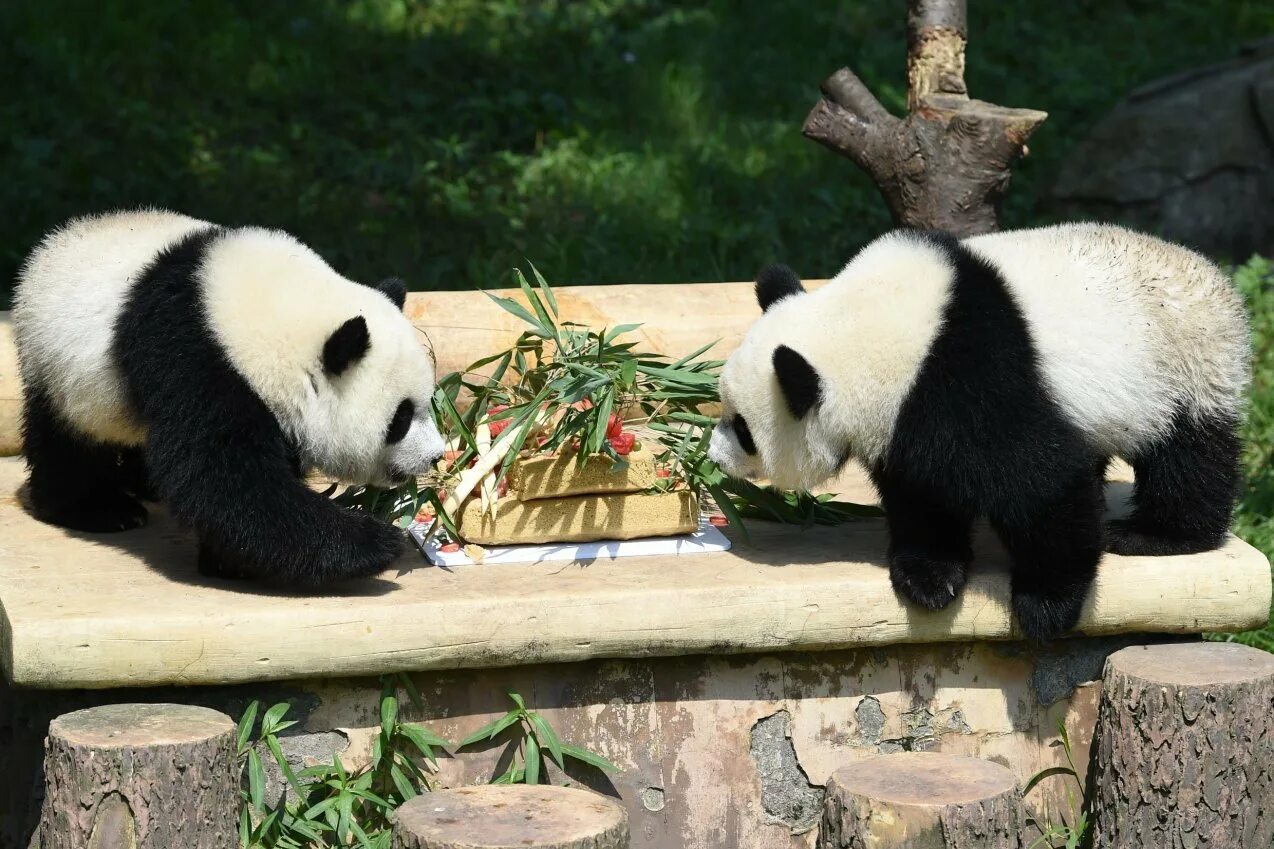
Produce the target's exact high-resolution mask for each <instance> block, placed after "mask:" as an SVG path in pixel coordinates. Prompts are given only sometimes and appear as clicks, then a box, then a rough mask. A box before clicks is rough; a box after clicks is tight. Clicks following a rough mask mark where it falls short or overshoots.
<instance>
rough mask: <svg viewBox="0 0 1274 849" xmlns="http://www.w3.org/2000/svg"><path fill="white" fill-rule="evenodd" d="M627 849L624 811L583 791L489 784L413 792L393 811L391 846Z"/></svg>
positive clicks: (398, 848)
mask: <svg viewBox="0 0 1274 849" xmlns="http://www.w3.org/2000/svg"><path fill="white" fill-rule="evenodd" d="M475 846H481V847H483V848H484V849H505V847H507V848H508V849H628V814H627V813H626V812H625V811H624V809H623V808H621V807H620V806H619V805H617V804H616V803H615V802H612V801H611V800H610V799H607V798H606V797H604V796H599V795H598V794H596V793H592V792H589V791H587V790H576V789H573V788H570V787H552V786H545V785H526V784H511V785H498V784H488V785H484V786H480V787H459V788H456V789H455V790H439V791H438V792H436V793H425V794H423V795H421V796H417V797H416V798H415V799H412V800H411V801H410V802H408V803H407V804H405V805H403V806H402V807H401V808H399V809H398V812H397V813H396V814H395V815H394V842H393V847H394V849H472V847H475Z"/></svg>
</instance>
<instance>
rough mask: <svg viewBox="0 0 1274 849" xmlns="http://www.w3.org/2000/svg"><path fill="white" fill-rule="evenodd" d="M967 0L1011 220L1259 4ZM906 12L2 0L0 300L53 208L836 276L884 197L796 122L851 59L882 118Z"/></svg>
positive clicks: (434, 265) (349, 259) (1235, 35)
mask: <svg viewBox="0 0 1274 849" xmlns="http://www.w3.org/2000/svg"><path fill="white" fill-rule="evenodd" d="M969 11H970V44H969V56H968V82H969V86H970V90H971V92H972V93H973V94H974V95H975V96H977V97H981V98H983V99H986V100H990V101H993V102H998V103H1003V104H1006V105H1010V106H1029V107H1034V108H1039V109H1045V110H1048V112H1049V113H1050V118H1049V120H1048V122H1047V123H1046V124H1044V126H1043V127H1042V128H1041V130H1040V131H1039V132H1038V133H1037V134H1036V135H1035V137H1034V138H1032V140H1031V155H1030V156H1029V157H1028V158H1027V159H1026V160H1024V161H1023V162H1022V163H1021V164H1020V165H1019V166H1018V167H1017V168H1016V169H1015V177H1014V185H1013V187H1012V189H1011V191H1010V192H1009V196H1008V205H1007V209H1006V221H1007V223H1008V224H1011V225H1017V224H1024V223H1034V219H1035V214H1036V209H1037V206H1038V200H1039V198H1040V197H1041V195H1042V193H1043V190H1044V188H1045V187H1047V186H1048V185H1049V183H1050V182H1051V181H1052V179H1053V177H1054V175H1055V174H1056V172H1057V170H1058V167H1059V165H1060V163H1061V162H1062V161H1063V160H1064V158H1065V157H1066V156H1067V155H1068V154H1069V153H1070V151H1071V150H1072V148H1073V146H1074V144H1075V143H1076V142H1077V141H1078V140H1079V139H1080V137H1081V135H1082V133H1083V132H1084V130H1085V129H1086V128H1087V127H1088V126H1090V125H1091V124H1092V122H1093V121H1094V120H1095V119H1097V118H1098V117H1099V116H1100V115H1101V114H1103V113H1104V112H1105V111H1106V110H1107V109H1108V108H1109V107H1110V106H1111V105H1112V104H1113V103H1114V102H1115V101H1116V100H1118V99H1119V98H1120V97H1122V96H1123V95H1125V94H1126V93H1127V92H1128V91H1130V90H1131V89H1132V88H1133V87H1135V86H1137V85H1139V84H1142V83H1145V82H1147V81H1149V80H1151V79H1153V78H1155V77H1157V76H1160V75H1163V74H1166V73H1171V72H1174V71H1179V70H1182V69H1185V68H1188V67H1190V66H1192V65H1195V64H1198V63H1201V62H1208V61H1215V60H1220V59H1224V58H1228V57H1230V56H1232V55H1233V54H1234V51H1235V48H1236V46H1237V45H1238V44H1240V43H1242V42H1244V41H1247V40H1250V39H1254V38H1258V37H1261V36H1264V35H1268V34H1270V33H1271V32H1274V6H1271V4H1269V3H1267V2H1263V1H1262V0H1198V2H1196V0H1163V2H1149V0H1077V2H1073V3H1025V4H1023V3H993V2H974V3H972V4H970V10H969ZM905 17H906V16H905V12H904V9H903V6H902V4H901V0H860V2H854V3H808V2H800V0H772V2H767V3H739V2H734V1H733V0H706V1H705V2H699V3H693V4H687V3H680V2H675V0H588V2H576V0H536V2H526V0H436V1H435V2H424V0H352V2H347V0H295V2H283V0H264V2H256V3H252V4H250V5H249V4H247V3H244V2H241V0H190V2H185V3H171V2H155V0H151V2H135V0H134V1H133V2H127V1H126V0H103V2H99V3H93V4H86V3H80V2H75V0H40V2H8V3H0V33H3V34H4V43H5V45H6V49H7V54H6V58H7V61H6V62H4V63H0V90H3V91H4V92H5V96H4V98H2V99H0V126H4V127H9V128H10V130H9V132H8V133H7V134H6V139H5V141H4V143H3V144H0V171H2V172H3V173H4V174H5V175H6V177H7V179H6V180H5V181H3V183H0V209H3V210H4V211H5V215H4V216H0V306H3V302H4V301H5V300H6V296H7V287H8V285H9V281H11V280H12V278H13V272H14V271H15V269H16V268H17V264H18V262H19V261H20V258H21V257H22V255H23V254H24V253H25V252H26V251H27V250H29V249H30V247H31V246H32V245H33V243H34V242H35V240H36V239H38V238H39V237H40V235H41V234H42V233H44V232H45V231H47V230H48V229H49V228H51V227H53V226H55V225H56V224H58V223H60V222H61V221H62V220H64V219H65V218H67V217H69V216H72V215H78V214H83V213H85V212H90V211H96V210H102V209H107V208H111V207H117V206H121V205H143V204H159V205H164V206H170V207H176V208H179V209H183V210H186V211H189V212H190V213H192V214H195V215H198V216H201V217H205V218H208V219H211V220H215V221H220V222H224V223H227V224H237V223H249V222H251V223H259V224H264V225H269V226H276V227H283V228H286V229H289V230H291V231H293V232H295V233H296V234H297V235H298V236H300V237H301V238H303V239H304V240H305V241H307V242H308V243H310V244H312V245H313V246H315V247H316V248H317V249H318V250H319V252H320V253H321V254H323V255H324V256H325V257H328V258H330V259H331V260H332V261H333V262H334V264H335V265H336V267H337V268H338V269H341V270H342V271H345V272H347V273H348V274H350V275H351V276H353V277H355V278H358V279H367V280H371V279H379V278H380V277H382V276H385V275H386V274H389V273H397V274H400V275H402V276H403V277H405V278H406V279H407V280H408V282H409V284H410V285H411V286H412V287H413V288H415V289H467V288H475V287H480V286H490V285H491V284H492V281H494V280H497V279H500V278H501V277H502V276H503V274H504V269H507V268H509V267H511V266H513V265H515V264H516V263H518V262H519V261H521V259H522V257H525V256H536V257H538V258H540V259H541V261H542V262H543V263H544V264H545V265H546V266H547V267H551V268H553V269H555V270H556V271H557V273H558V275H559V276H560V278H561V279H562V280H565V281H569V282H571V283H600V282H688V281H695V280H725V279H736V280H741V279H749V278H750V277H751V275H753V274H754V273H755V272H756V270H757V269H758V268H759V267H761V266H762V265H764V264H765V263H767V262H771V261H774V260H778V259H783V260H786V261H789V262H791V263H792V264H793V265H794V266H795V267H796V268H798V269H800V270H801V271H802V272H803V273H804V274H806V275H807V276H810V277H814V276H820V275H827V274H830V273H831V272H833V271H834V270H835V269H836V268H837V267H838V266H839V265H840V264H841V263H843V262H844V261H845V260H846V258H847V257H848V256H849V254H850V252H851V251H852V250H853V249H854V248H855V247H856V246H857V245H860V244H861V243H862V242H863V241H864V240H865V239H866V238H868V237H869V236H870V235H872V234H874V233H876V232H878V231H879V230H880V229H881V228H882V227H884V226H885V225H886V224H887V214H886V211H885V209H884V206H883V204H882V203H881V202H880V200H879V198H878V196H877V193H876V190H875V188H874V187H873V186H872V185H871V183H870V182H869V181H868V180H867V179H866V178H865V177H864V176H863V175H861V174H860V173H859V172H858V171H857V169H855V168H854V167H853V165H852V164H850V163H848V162H847V161H845V160H843V159H840V158H838V157H836V156H834V155H832V154H830V153H828V152H827V151H825V150H823V149H821V148H820V147H818V146H817V145H815V144H813V143H811V142H809V141H806V140H805V139H803V138H802V137H801V134H800V126H801V122H802V121H803V120H804V118H805V115H806V113H807V112H808V111H809V109H810V107H811V106H812V104H813V103H814V101H815V100H816V98H817V92H818V84H819V82H820V81H821V80H822V79H823V78H825V77H826V76H827V75H828V74H829V73H831V72H832V71H834V70H835V69H836V68H838V67H840V66H841V65H844V64H851V65H852V66H853V67H854V69H855V70H856V71H857V72H858V73H859V74H860V75H861V76H862V77H863V79H864V80H866V82H867V83H868V84H869V85H870V86H871V87H872V88H873V90H874V91H876V92H877V93H878V94H879V96H880V97H881V99H882V101H883V102H884V103H885V104H886V106H888V107H889V108H891V109H894V110H895V111H901V109H902V106H903V100H904V93H905V68H904V56H905V40H904V39H905V36H904V26H905ZM1183 33H1188V34H1189V37H1183V35H1182V34H1183ZM1130 34H1135V37H1130Z"/></svg>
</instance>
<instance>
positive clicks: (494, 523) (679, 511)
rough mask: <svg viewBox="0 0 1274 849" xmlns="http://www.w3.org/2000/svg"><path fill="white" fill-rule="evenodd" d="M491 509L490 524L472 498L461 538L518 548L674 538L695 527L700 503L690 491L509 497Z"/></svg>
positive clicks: (462, 518)
mask: <svg viewBox="0 0 1274 849" xmlns="http://www.w3.org/2000/svg"><path fill="white" fill-rule="evenodd" d="M495 507H496V517H495V518H494V519H492V518H491V516H490V515H487V514H484V513H482V504H481V500H480V499H477V498H471V499H470V500H469V501H468V502H467V503H466V504H465V506H464V509H463V511H461V514H460V522H459V531H460V534H461V535H462V536H463V537H464V538H465V539H467V540H468V541H469V542H473V543H477V544H478V545H519V544H523V543H537V542H587V541H590V540H598V539H641V538H642V537H658V536H672V535H675V534H687V533H690V532H692V531H693V530H694V529H695V528H697V527H699V500H698V499H697V498H695V496H694V495H693V494H692V493H690V492H665V493H633V494H628V495H587V496H577V497H572V498H542V499H537V500H535V501H522V500H520V499H518V497H517V496H514V495H509V496H505V497H504V498H501V499H499V500H498V501H497V502H496V504H495Z"/></svg>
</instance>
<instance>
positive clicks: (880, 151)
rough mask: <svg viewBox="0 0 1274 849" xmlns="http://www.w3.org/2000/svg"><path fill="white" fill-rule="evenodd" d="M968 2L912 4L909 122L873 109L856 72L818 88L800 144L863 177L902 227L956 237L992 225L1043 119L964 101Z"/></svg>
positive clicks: (914, 0) (922, 0) (918, 0)
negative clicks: (814, 145)
mask: <svg viewBox="0 0 1274 849" xmlns="http://www.w3.org/2000/svg"><path fill="white" fill-rule="evenodd" d="M967 31H968V27H967V23H966V15H965V0H909V3H908V14H907V108H908V115H907V117H906V118H896V117H894V116H893V115H891V114H890V113H889V111H888V110H886V109H885V107H884V106H882V105H881V104H880V101H878V100H877V99H876V98H875V97H874V96H873V95H872V93H871V92H870V91H869V90H868V89H867V86H866V85H864V84H863V82H862V80H860V79H859V78H858V77H857V76H855V75H854V72H853V71H851V70H850V69H849V68H841V69H840V70H839V71H837V72H836V73H834V74H832V75H831V76H830V77H828V78H827V79H826V80H825V81H824V82H823V85H822V91H823V99H822V100H820V101H819V102H818V103H817V104H815V106H814V109H813V111H811V112H810V114H809V117H808V118H806V119H805V127H804V129H803V132H804V134H805V136H806V137H807V138H810V139H813V140H814V141H816V142H818V143H819V144H822V145H824V146H825V147H827V148H829V149H831V150H833V151H835V152H836V153H839V154H841V155H842V156H846V157H848V158H850V159H851V160H853V161H854V163H855V164H857V165H858V167H859V168H862V169H863V170H864V171H866V172H867V173H868V175H869V176H870V177H871V178H872V180H873V181H874V182H875V183H876V186H877V188H879V189H880V193H881V195H883V196H884V198H885V202H886V203H887V204H888V205H889V210H890V212H892V213H893V216H894V220H895V221H896V222H898V223H899V224H906V225H909V226H913V227H925V228H933V229H940V230H948V231H950V232H952V233H955V234H956V235H958V236H968V235H973V234H975V233H987V232H990V231H992V230H995V229H997V227H998V220H997V217H998V211H999V204H1000V199H1001V198H1002V197H1003V195H1004V192H1005V190H1006V189H1007V188H1008V184H1009V171H1010V167H1011V165H1012V164H1013V161H1014V160H1016V159H1017V157H1018V156H1019V155H1025V153H1026V140H1027V139H1028V138H1030V136H1031V133H1033V132H1035V129H1036V128H1037V127H1039V125H1040V124H1042V123H1043V122H1044V119H1045V118H1047V117H1048V114H1047V113H1045V112H1038V111H1036V110H1034V109H1009V108H1006V107H1003V106H996V105H994V104H991V103H984V102H982V101H980V100H972V99H970V98H969V93H968V89H967V88H966V87H965V84H964V48H965V42H966V39H967Z"/></svg>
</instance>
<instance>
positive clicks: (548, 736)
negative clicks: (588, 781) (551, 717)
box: [530, 713, 566, 769]
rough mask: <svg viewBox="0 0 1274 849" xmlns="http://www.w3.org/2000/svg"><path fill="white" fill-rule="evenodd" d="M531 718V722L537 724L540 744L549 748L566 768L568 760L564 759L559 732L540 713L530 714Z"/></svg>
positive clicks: (562, 766) (536, 728) (559, 763)
mask: <svg viewBox="0 0 1274 849" xmlns="http://www.w3.org/2000/svg"><path fill="white" fill-rule="evenodd" d="M530 719H531V724H532V725H534V726H535V731H536V736H537V737H539V742H540V744H541V745H542V746H544V747H545V748H547V749H548V750H549V754H550V755H551V756H552V757H553V760H554V761H556V762H557V765H558V766H559V767H561V768H562V769H566V761H565V760H564V759H563V758H564V754H563V752H562V741H561V740H559V739H558V737H557V732H555V731H554V730H553V727H552V726H551V725H549V724H548V722H547V721H546V720H545V719H544V717H542V716H540V715H539V714H538V713H532V714H530Z"/></svg>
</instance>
